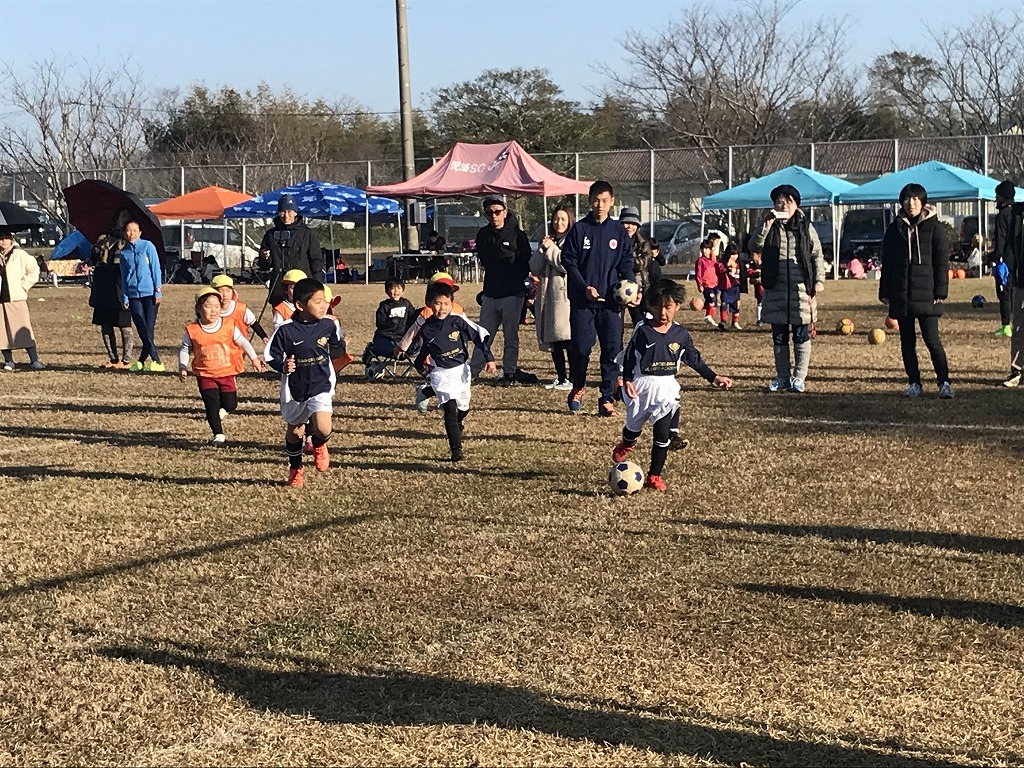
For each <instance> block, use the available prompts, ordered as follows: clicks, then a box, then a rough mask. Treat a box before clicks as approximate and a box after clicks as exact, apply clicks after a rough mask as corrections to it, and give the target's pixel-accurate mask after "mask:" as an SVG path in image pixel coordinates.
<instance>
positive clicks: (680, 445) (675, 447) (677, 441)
mask: <svg viewBox="0 0 1024 768" xmlns="http://www.w3.org/2000/svg"><path fill="white" fill-rule="evenodd" d="M689 444H690V441H689V440H687V439H686V438H685V437H680V436H679V435H678V434H675V435H672V439H671V440H670V441H669V444H668V449H669V450H670V451H681V450H683V449H684V448H686V447H687V446H689Z"/></svg>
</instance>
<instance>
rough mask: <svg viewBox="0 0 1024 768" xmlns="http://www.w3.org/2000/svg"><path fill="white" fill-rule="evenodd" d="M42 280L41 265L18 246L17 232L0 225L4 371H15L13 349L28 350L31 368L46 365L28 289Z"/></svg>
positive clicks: (0, 335) (0, 341) (0, 346)
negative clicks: (31, 314)
mask: <svg viewBox="0 0 1024 768" xmlns="http://www.w3.org/2000/svg"><path fill="white" fill-rule="evenodd" d="M38 280H39V264H37V263H36V260H35V259H34V258H32V257H31V256H29V255H28V254H27V253H25V251H23V250H21V248H17V247H15V245H14V234H13V233H12V232H11V230H9V229H5V228H0V315H2V317H3V324H2V326H0V351H2V352H3V356H4V365H3V370H4V371H13V370H14V357H13V355H12V351H13V350H15V349H24V350H25V351H26V352H27V353H28V359H29V367H30V368H32V370H35V371H38V370H41V369H43V368H45V367H46V366H44V365H43V363H42V361H40V359H39V354H38V353H37V352H36V337H35V334H34V333H33V332H32V320H31V318H30V317H29V314H28V290H29V288H31V287H32V286H33V285H35V284H36V282H37V281H38Z"/></svg>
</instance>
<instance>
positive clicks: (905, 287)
mask: <svg viewBox="0 0 1024 768" xmlns="http://www.w3.org/2000/svg"><path fill="white" fill-rule="evenodd" d="M927 203H928V193H927V192H926V191H925V188H924V187H922V186H921V185H920V184H907V185H906V186H905V187H904V188H903V189H902V190H901V191H900V204H901V205H902V209H901V210H900V213H899V216H897V218H896V221H894V222H893V223H892V224H890V225H889V227H888V229H886V231H885V237H884V238H883V239H882V279H881V281H880V284H879V288H878V298H879V299H880V300H881V301H882V302H883V303H885V304H888V305H889V317H891V318H894V319H896V320H898V321H899V326H900V350H901V351H902V353H903V367H904V369H905V370H906V372H907V382H908V386H907V388H906V389H905V390H904V392H903V394H904V395H905V396H906V397H919V396H920V395H921V394H923V391H922V389H921V369H920V367H919V366H918V361H917V329H916V328H915V325H914V321H915V320H916V321H917V325H918V326H920V328H921V337H922V338H923V339H924V343H925V346H926V347H928V353H929V355H931V359H932V366H933V367H934V368H935V378H936V380H937V381H938V384H939V397H941V398H944V399H949V398H952V397H953V387H952V385H951V384H950V381H949V364H948V362H947V361H946V351H945V349H943V347H942V340H941V339H940V338H939V317H941V316H942V302H943V301H945V300H946V296H947V295H948V292H949V241H948V240H947V238H946V232H945V229H944V228H943V226H942V222H941V221H939V219H938V217H937V216H936V213H935V208H934V207H933V206H930V205H928V204H927Z"/></svg>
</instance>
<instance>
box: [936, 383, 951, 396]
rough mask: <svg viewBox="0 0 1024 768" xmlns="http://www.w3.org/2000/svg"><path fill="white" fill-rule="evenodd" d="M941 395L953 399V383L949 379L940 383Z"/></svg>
mask: <svg viewBox="0 0 1024 768" xmlns="http://www.w3.org/2000/svg"><path fill="white" fill-rule="evenodd" d="M939 397H940V398H941V399H942V400H952V399H953V385H952V384H950V383H949V382H948V381H944V382H942V383H941V384H940V385H939Z"/></svg>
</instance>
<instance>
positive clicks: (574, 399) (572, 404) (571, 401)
mask: <svg viewBox="0 0 1024 768" xmlns="http://www.w3.org/2000/svg"><path fill="white" fill-rule="evenodd" d="M12 370H13V369H12ZM585 391H586V390H585V389H584V388H583V387H580V388H579V389H573V390H570V391H569V397H567V398H566V400H565V404H566V406H568V408H569V413H579V412H580V408H582V407H583V393H584V392H585Z"/></svg>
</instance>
